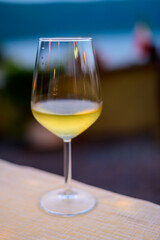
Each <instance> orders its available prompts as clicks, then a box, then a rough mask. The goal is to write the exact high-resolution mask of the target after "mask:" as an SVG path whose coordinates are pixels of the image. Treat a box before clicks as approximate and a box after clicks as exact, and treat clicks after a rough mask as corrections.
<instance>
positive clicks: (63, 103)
mask: <svg viewBox="0 0 160 240" xmlns="http://www.w3.org/2000/svg"><path fill="white" fill-rule="evenodd" d="M31 109H32V113H33V115H34V117H35V118H36V119H37V121H38V122H39V123H40V124H41V125H43V126H44V127H45V128H47V129H48V130H49V131H51V132H52V133H54V134H56V135H57V136H59V137H60V138H63V139H64V140H69V139H72V138H74V137H76V136H77V135H79V134H80V133H82V132H83V131H85V130H86V129H87V128H88V127H89V126H91V125H92V124H93V123H94V122H95V121H96V120H97V118H98V117H99V115H100V113H101V111H102V104H98V103H96V102H92V101H88V100H46V101H42V102H38V103H36V104H33V103H32V106H31Z"/></svg>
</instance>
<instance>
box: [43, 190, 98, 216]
mask: <svg viewBox="0 0 160 240" xmlns="http://www.w3.org/2000/svg"><path fill="white" fill-rule="evenodd" d="M95 205H96V199H95V197H93V196H92V195H90V194H89V193H87V192H85V191H83V190H79V189H74V188H73V189H72V191H71V192H69V193H67V192H65V191H64V189H58V190H54V191H51V192H49V193H47V194H45V195H44V196H43V197H42V198H41V199H40V206H41V208H42V209H43V210H45V211H46V212H48V213H51V214H54V215H60V216H74V215H78V214H83V213H86V212H89V211H90V210H91V209H93V208H94V207H95Z"/></svg>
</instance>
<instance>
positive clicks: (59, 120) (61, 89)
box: [31, 38, 102, 216]
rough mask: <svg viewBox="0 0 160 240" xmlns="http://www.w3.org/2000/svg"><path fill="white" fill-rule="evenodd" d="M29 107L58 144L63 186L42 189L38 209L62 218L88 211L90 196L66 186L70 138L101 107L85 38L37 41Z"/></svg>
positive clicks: (89, 41)
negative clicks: (61, 144) (61, 151)
mask: <svg viewBox="0 0 160 240" xmlns="http://www.w3.org/2000/svg"><path fill="white" fill-rule="evenodd" d="M31 110H32V113H33V116H34V117H35V119H36V120H37V121H38V122H39V123H40V124H41V125H42V126H44V127H45V128H46V129H48V130H49V131H51V132H52V133H54V134H56V135H57V136H58V137H60V138H61V139H63V142H64V177H65V184H64V187H63V188H61V189H56V190H53V191H51V192H49V193H46V194H45V195H44V196H43V197H42V198H41V199H40V206H41V208H42V209H44V210H46V211H47V212H48V213H51V214H55V215H62V216H73V215H77V214H82V213H85V212H88V211H90V210H91V209H92V208H93V207H94V206H95V204H96V199H95V197H93V196H92V195H91V194H89V193H87V192H85V191H83V190H80V189H75V188H72V186H71V140H72V139H73V138H74V137H76V136H77V135H79V134H80V133H82V132H83V131H85V130H86V129H87V128H88V127H89V126H91V125H92V124H93V123H94V122H95V121H96V120H97V118H98V117H99V115H100V113H101V111H102V98H101V91H100V83H99V79H98V75H97V67H96V63H95V56H94V51H93V46H92V39H91V38H40V39H39V45H38V51H37V57H36V64H35V71H34V77H33V87H32V97H31Z"/></svg>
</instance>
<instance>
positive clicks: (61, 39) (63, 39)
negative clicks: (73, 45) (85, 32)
mask: <svg viewBox="0 0 160 240" xmlns="http://www.w3.org/2000/svg"><path fill="white" fill-rule="evenodd" d="M84 41H92V38H91V37H44V38H43V37H41V38H39V42H84Z"/></svg>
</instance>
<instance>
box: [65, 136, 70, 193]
mask: <svg viewBox="0 0 160 240" xmlns="http://www.w3.org/2000/svg"><path fill="white" fill-rule="evenodd" d="M64 178H65V194H71V191H72V189H71V178H72V153H71V140H64Z"/></svg>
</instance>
